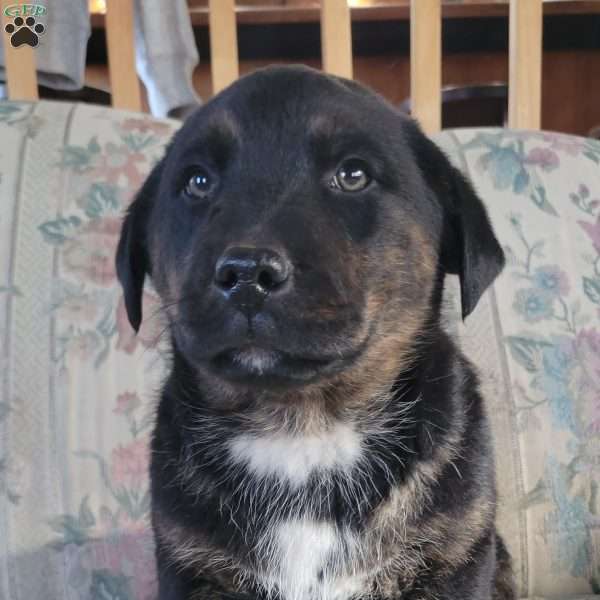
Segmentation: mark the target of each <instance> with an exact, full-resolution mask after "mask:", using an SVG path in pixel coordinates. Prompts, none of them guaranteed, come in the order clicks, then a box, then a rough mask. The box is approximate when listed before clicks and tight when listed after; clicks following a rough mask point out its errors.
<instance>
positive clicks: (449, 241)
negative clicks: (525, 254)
mask: <svg viewBox="0 0 600 600" xmlns="http://www.w3.org/2000/svg"><path fill="white" fill-rule="evenodd" d="M411 138H412V145H413V148H414V151H415V154H416V158H417V162H418V164H419V168H420V170H421V172H422V174H423V177H424V179H425V181H426V183H427V184H428V185H429V187H430V188H431V189H432V190H433V191H434V193H435V194H436V196H437V197H438V200H439V203H440V205H441V206H442V207H443V210H444V227H443V233H442V245H441V257H440V258H441V263H442V267H443V268H444V270H445V271H446V272H447V273H454V274H457V275H458V276H459V278H460V292H461V302H462V317H463V319H464V318H465V317H467V316H468V315H469V314H471V312H472V311H473V309H474V308H475V306H476V305H477V302H478V301H479V298H481V295H482V294H483V292H485V290H486V289H487V287H488V286H489V285H490V284H491V283H492V281H494V279H496V277H497V276H498V275H499V273H500V271H502V267H503V266H504V252H503V251H502V248H501V247H500V244H499V243H498V240H497V239H496V236H495V235H494V230H493V229H492V225H491V223H490V220H489V217H488V214H487V211H486V209H485V207H484V205H483V202H482V201H481V199H480V198H479V196H478V195H477V194H476V193H475V190H474V189H473V186H472V185H471V184H470V183H469V181H468V180H467V179H466V178H465V176H464V175H463V174H462V173H461V172H460V171H459V170H458V169H457V168H455V167H454V166H453V165H452V164H451V163H450V161H449V160H448V158H447V157H446V155H445V154H444V153H443V152H442V151H441V150H440V149H439V148H438V147H437V146H436V145H435V144H434V143H433V142H432V141H431V140H430V139H429V138H427V137H426V136H425V135H424V134H423V133H421V131H420V130H419V129H418V127H416V126H415V127H414V129H413V130H412V132H411Z"/></svg>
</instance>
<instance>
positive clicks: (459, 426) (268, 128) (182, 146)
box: [117, 67, 514, 600]
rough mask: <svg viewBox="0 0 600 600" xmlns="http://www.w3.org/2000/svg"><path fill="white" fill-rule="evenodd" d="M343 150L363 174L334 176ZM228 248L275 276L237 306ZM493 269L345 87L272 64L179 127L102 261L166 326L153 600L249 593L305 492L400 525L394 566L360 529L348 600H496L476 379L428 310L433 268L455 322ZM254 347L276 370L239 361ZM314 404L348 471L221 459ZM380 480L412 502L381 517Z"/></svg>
mask: <svg viewBox="0 0 600 600" xmlns="http://www.w3.org/2000/svg"><path fill="white" fill-rule="evenodd" d="M356 157H358V158H360V159H362V160H363V161H364V162H365V163H366V165H367V166H368V170H369V172H370V175H371V176H372V182H371V183H370V184H369V186H368V187H366V188H365V189H364V190H363V191H359V192H342V191H340V190H338V189H332V187H331V182H332V177H333V175H334V174H335V173H336V169H337V168H338V166H339V165H340V164H341V163H342V162H343V161H344V160H345V159H347V158H356ZM198 166H201V167H202V169H203V170H204V172H208V173H209V175H210V176H211V177H212V179H213V181H216V184H215V186H214V188H213V189H212V190H211V193H210V194H209V195H208V197H207V198H205V199H202V200H201V201H198V200H194V199H191V198H190V197H189V195H188V196H186V194H185V193H184V192H183V191H182V190H183V189H184V188H185V184H186V181H187V179H189V176H190V173H194V172H195V171H194V170H195V169H196V168H197V167H198ZM232 246H235V247H238V246H252V247H267V248H272V249H275V250H276V251H277V252H279V253H280V254H281V255H282V256H283V257H284V259H285V260H286V261H288V262H289V264H290V269H292V271H293V275H292V277H291V278H290V281H289V282H285V286H286V287H284V288H283V290H282V291H279V290H277V291H276V293H275V292H272V293H269V294H265V295H264V298H263V297H262V296H261V300H260V307H258V308H256V309H253V310H252V312H249V313H248V314H246V313H243V314H242V312H243V311H241V309H240V308H239V305H238V304H236V305H235V306H234V305H233V304H232V303H231V302H230V301H229V299H228V297H227V296H226V295H224V294H223V293H222V292H223V291H222V290H219V289H218V286H216V285H215V283H214V270H215V265H216V263H217V261H218V260H219V258H220V257H221V256H223V255H224V254H226V253H227V251H228V249H229V248H231V247H232ZM503 261H504V257H503V254H502V251H501V249H500V246H499V244H498V242H497V240H496V238H495V236H494V234H493V231H492V228H491V226H490V223H489V221H488V218H487V215H486V211H485V209H484V207H483V205H482V204H481V201H480V200H479V198H478V197H477V195H476V194H475V192H474V191H473V189H472V187H471V185H470V184H469V182H468V181H467V180H466V179H465V178H464V177H463V176H462V175H461V174H460V173H459V172H458V171H457V170H456V169H455V168H454V167H452V166H451V165H450V163H449V162H448V159H447V158H446V157H445V156H444V154H443V153H442V152H441V151H440V150H439V149H438V148H437V146H435V145H434V144H433V143H432V142H431V141H430V140H428V139H427V138H426V137H425V136H424V135H423V134H422V133H421V131H420V130H419V128H418V126H417V125H416V124H414V123H413V122H412V121H410V120H408V119H406V118H405V117H402V116H401V115H400V114H399V113H397V112H396V111H395V110H394V109H393V108H392V107H390V106H389V105H388V104H387V103H385V101H383V100H382V99H381V98H379V97H378V96H377V95H375V94H373V93H371V92H369V91H368V90H365V89H364V88H362V87H361V86H359V85H357V84H355V83H354V82H348V81H345V80H341V79H337V78H331V77H327V76H324V75H322V74H319V73H317V72H316V71H313V70H310V69H306V68H299V67H295V68H290V67H277V68H270V69H266V70H263V71H259V72H257V73H255V74H253V75H251V76H248V77H246V78H243V79H241V80H240V81H239V82H237V83H236V84H234V85H233V86H231V87H230V88H228V89H227V90H226V91H224V92H223V93H221V94H220V95H218V96H217V97H215V99H213V100H212V101H211V102H209V103H208V104H207V105H206V106H204V107H203V108H201V109H200V110H198V111H197V113H195V114H194V115H193V116H192V117H191V118H189V119H188V121H187V122H186V123H185V124H184V126H183V127H182V129H181V130H180V131H179V132H178V133H177V134H176V136H175V138H174V140H173V142H172V144H171V146H170V147H169V149H168V151H167V153H166V156H165V158H164V159H163V160H162V161H161V162H160V163H159V164H158V165H157V166H156V167H155V169H154V171H153V172H152V174H151V175H150V177H149V178H148V180H147V181H146V183H145V185H144V186H143V188H142V190H141V191H140V193H139V195H138V196H137V198H136V200H135V201H134V203H133V204H132V205H131V207H130V209H129V211H128V213H127V216H126V219H125V222H124V225H123V233H122V237H121V241H120V244H119V249H118V256H117V269H118V275H119V279H120V281H121V283H122V285H123V289H124V294H125V304H126V308H127V311H128V315H129V318H130V321H131V324H132V326H133V327H134V328H135V329H136V330H137V329H138V328H139V325H140V322H141V319H142V314H141V312H142V310H141V294H142V289H143V285H144V278H145V276H146V275H151V277H152V280H153V283H154V285H155V287H156V289H157V291H158V293H159V295H160V296H161V298H162V300H163V302H164V304H165V312H166V313H167V315H168V318H169V322H170V332H171V341H172V347H173V363H172V368H171V372H170V375H169V377H168V379H167V381H166V383H165V386H164V389H163V393H162V397H161V401H160V404H159V407H158V412H157V420H156V428H155V432H154V437H153V444H152V450H153V453H152V465H151V482H152V512H153V523H154V528H155V533H156V538H157V562H158V568H159V580H160V598H161V600H183V599H192V598H201V599H206V600H208V599H209V598H210V599H211V600H213V599H215V598H217V599H218V598H223V599H225V598H231V599H234V598H240V599H252V598H265V597H266V589H265V588H264V587H263V585H262V583H261V579H260V576H258V575H257V574H258V573H259V572H260V570H261V568H262V567H263V566H264V565H262V564H261V561H263V560H264V556H263V555H262V554H261V552H260V551H259V550H258V548H259V546H260V540H261V538H262V537H263V536H264V535H265V532H266V531H268V530H269V528H270V527H271V526H272V525H273V523H274V522H281V521H285V520H286V519H290V518H300V517H302V516H304V515H306V514H307V510H308V509H307V503H310V517H311V519H312V521H314V522H316V523H328V524H332V526H333V527H334V528H335V531H342V530H343V531H347V532H351V533H352V535H356V536H357V539H360V540H362V539H363V538H364V539H365V540H366V539H367V538H366V536H367V534H366V533H365V532H370V531H371V529H372V528H373V526H374V525H373V524H374V523H375V522H376V521H377V519H380V518H384V515H385V518H386V519H388V520H389V521H390V523H392V522H393V523H395V524H396V526H398V530H399V531H398V532H395V529H394V528H392V527H390V532H389V534H388V533H386V532H385V531H384V532H383V534H381V535H382V538H381V540H380V541H381V548H383V550H382V552H383V555H384V557H385V559H386V560H388V561H391V562H389V565H396V566H395V567H390V566H389V565H387V566H384V565H383V564H381V565H379V564H377V563H376V562H373V561H376V559H375V557H374V555H373V556H371V554H369V553H370V552H371V550H369V548H367V547H366V544H367V542H366V541H365V550H364V555H365V556H364V557H363V558H364V561H363V562H364V564H363V563H361V567H360V568H363V569H364V570H365V571H368V572H369V573H371V572H372V576H371V575H369V576H368V577H366V579H365V580H364V584H361V585H363V587H362V588H361V592H360V594H359V596H351V597H350V596H349V597H348V598H347V600H351V598H352V600H358V598H360V599H361V600H362V599H364V600H366V599H367V598H374V599H380V600H392V599H396V600H399V599H400V598H401V599H402V600H407V599H408V600H418V599H431V600H433V599H440V600H441V599H447V600H451V599H452V600H455V599H456V600H458V599H459V598H460V599H461V600H463V599H464V598H470V599H473V600H491V599H492V598H494V600H510V599H512V598H513V594H514V592H513V590H512V584H511V575H510V559H509V557H508V554H507V553H506V550H505V548H504V546H503V544H502V542H501V540H500V538H499V537H498V536H497V534H496V530H495V525H494V514H495V510H494V506H495V483H494V471H493V456H492V450H491V445H490V436H489V431H488V426H487V421H486V417H485V411H484V409H483V406H482V400H481V397H480V395H479V393H478V391H477V378H476V376H475V374H474V373H473V371H472V369H471V367H470V366H469V364H468V362H467V361H466V360H465V359H464V358H463V357H462V355H461V354H460V353H459V351H458V350H457V349H456V347H455V346H454V344H453V342H452V341H451V340H450V339H449V338H448V336H447V335H446V334H445V333H444V332H443V330H442V328H441V326H440V323H439V316H440V304H441V299H442V293H443V279H444V276H445V274H446V273H456V274H458V276H459V278H460V282H461V293H462V308H463V316H467V315H468V314H470V313H471V312H472V310H473V309H474V308H475V305H476V304H477V301H478V300H479V298H480V297H481V294H482V293H483V292H484V291H485V289H486V288H487V287H488V286H489V284H490V283H491V282H492V281H493V280H494V278H495V277H496V276H497V275H498V273H499V272H500V270H501V269H502V266H503ZM242 307H246V304H242ZM243 310H247V309H246V308H243ZM248 348H249V350H248ZM255 348H259V349H264V350H265V352H268V353H269V354H268V356H269V357H275V358H273V365H274V366H273V365H267V367H266V368H265V369H264V370H263V371H261V372H259V371H260V370H259V371H257V370H256V368H254V367H248V366H244V365H243V361H241V359H240V358H239V357H240V356H242V354H240V353H243V352H249V353H250V356H253V354H252V353H253V352H255ZM261 351H262V350H261ZM236 357H237V358H236ZM369 390H372V391H369ZM375 390H376V391H377V395H375V392H374V391H375ZM315 414H317V415H319V418H321V419H322V422H323V423H326V424H331V423H336V422H351V423H352V424H353V426H354V427H356V428H357V429H358V430H359V431H361V433H362V434H363V439H362V448H363V449H364V456H365V459H364V463H362V464H361V468H360V470H359V469H358V468H356V470H355V471H353V472H352V473H351V476H348V474H347V473H346V474H345V473H343V472H342V471H339V470H335V469H334V470H332V471H331V473H329V476H327V477H319V476H318V475H317V473H313V474H312V475H310V476H309V477H308V479H307V480H306V481H305V482H304V483H303V484H302V485H300V486H293V485H291V484H290V483H289V482H288V483H286V482H282V481H280V480H279V479H278V477H276V476H275V475H271V476H268V477H266V478H265V479H262V480H260V479H259V478H258V476H256V475H255V474H254V473H253V472H251V471H250V470H249V468H248V467H247V465H244V464H233V462H232V459H231V456H230V455H229V454H228V450H227V447H228V446H227V444H228V441H229V440H231V439H233V438H235V437H236V436H239V435H240V434H243V433H249V434H253V435H261V432H266V431H269V430H272V429H276V430H286V428H293V429H294V430H297V429H302V428H303V427H304V424H306V427H307V428H308V427H309V425H308V423H309V421H310V418H312V417H314V415H315ZM361 428H362V429H361ZM379 431H384V432H385V435H384V436H382V435H379V434H378V433H377V432H379ZM429 473H435V476H433V475H432V476H431V477H430V476H429ZM399 493H400V494H403V493H405V494H406V502H407V504H406V506H409V508H405V509H404V510H405V513H406V514H404V513H403V514H402V515H400V514H398V515H395V514H394V513H393V507H394V506H396V505H395V504H393V502H394V498H395V497H396V495H397V494H399ZM274 495H277V499H276V500H274ZM257 507H260V509H259V510H257ZM389 513H392V514H391V515H390V514H389ZM394 519H395V520H394ZM386 522H387V521H386ZM400 524H401V527H400ZM393 529H394V531H392V530H393ZM400 530H402V533H400ZM466 530H468V531H467V533H468V535H465V531H466ZM369 535H370V534H369ZM369 539H370V538H369ZM378 539H379V538H378ZM182 549H185V550H186V552H187V554H186V553H184V552H183V550H182ZM497 549H498V550H497ZM497 552H498V557H497ZM213 557H220V558H222V559H224V560H225V564H221V563H220V566H219V567H217V566H216V565H215V564H214V563H213V562H212V558H213ZM363 558H361V560H363ZM400 565H403V566H402V567H400ZM384 567H385V568H384ZM322 568H327V565H326V564H324V565H323V567H322ZM315 576H316V577H317V580H319V581H320V579H319V577H321V578H322V574H321V575H318V574H317V575H315ZM315 585H317V584H315ZM273 593H274V594H275V598H280V600H287V599H286V598H285V597H282V596H281V595H279V594H278V592H277V589H274V590H273ZM315 594H316V592H315ZM315 599H316V595H315ZM302 600H304V597H303V598H302ZM306 600H312V596H311V594H310V593H309V594H308V595H307V596H306ZM327 600H328V599H327ZM336 600H342V599H341V598H339V599H336Z"/></svg>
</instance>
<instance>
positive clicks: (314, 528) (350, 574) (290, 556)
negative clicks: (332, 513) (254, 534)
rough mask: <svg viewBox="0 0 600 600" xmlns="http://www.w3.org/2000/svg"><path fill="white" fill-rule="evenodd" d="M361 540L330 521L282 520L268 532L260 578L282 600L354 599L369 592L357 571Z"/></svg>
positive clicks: (257, 576)
mask: <svg viewBox="0 0 600 600" xmlns="http://www.w3.org/2000/svg"><path fill="white" fill-rule="evenodd" d="M359 544H360V540H359V539H358V537H357V536H355V535H354V534H352V533H349V532H343V531H340V530H339V529H338V528H337V527H336V526H335V525H334V524H332V523H330V522H323V521H321V522H320V521H316V520H313V519H310V518H307V517H304V518H297V519H290V520H287V521H283V522H281V523H279V524H278V525H276V526H273V527H272V529H271V530H270V531H269V532H268V534H267V536H266V537H265V539H264V546H265V547H264V548H261V551H260V555H261V558H260V562H259V565H260V566H259V569H258V570H257V573H256V574H255V579H256V581H257V583H259V585H261V587H263V588H265V589H266V590H267V591H269V592H277V593H278V594H279V597H281V599H282V600H350V599H351V598H354V597H356V596H358V595H361V594H363V593H365V592H366V591H367V590H366V588H367V585H368V578H367V575H366V573H361V572H360V570H359V569H357V567H358V565H357V564H356V559H357V557H356V556H355V553H356V550H357V548H358V545H359Z"/></svg>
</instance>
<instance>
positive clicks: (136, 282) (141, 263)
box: [116, 161, 162, 333]
mask: <svg viewBox="0 0 600 600" xmlns="http://www.w3.org/2000/svg"><path fill="white" fill-rule="evenodd" d="M161 174H162V161H160V162H159V163H158V164H157V165H156V166H155V167H154V169H153V170H152V172H151V173H150V175H149V176H148V178H147V179H146V181H145V182H144V185H143V186H142V189H141V190H140V191H139V192H138V194H137V196H136V197H135V200H134V201H133V202H132V203H131V205H130V206H129V208H128V209H127V214H126V215H125V220H124V221H123V227H122V229H121V238H120V239H119V246H118V248H117V259H116V264H117V277H118V278H119V281H120V283H121V286H122V287H123V295H124V298H125V308H126V310H127V318H128V319H129V322H130V323H131V326H132V327H133V328H134V329H135V331H136V333H137V331H138V330H139V328H140V324H141V322H142V293H143V290H144V279H145V278H146V274H148V275H151V274H152V271H151V265H150V255H149V253H148V247H147V244H148V241H147V238H148V220H149V216H150V210H151V207H152V203H153V199H154V197H155V195H156V193H157V192H158V184H159V182H160V177H161Z"/></svg>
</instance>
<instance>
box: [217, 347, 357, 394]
mask: <svg viewBox="0 0 600 600" xmlns="http://www.w3.org/2000/svg"><path fill="white" fill-rule="evenodd" d="M354 358H355V357H354V356H348V357H340V358H331V357H322V358H317V357H305V356H295V355H292V354H288V353H286V352H282V351H280V350H273V349H265V348H261V347H258V346H251V345H249V346H245V347H242V348H232V349H229V350H225V351H224V352H220V353H219V354H217V355H216V356H214V357H213V358H212V359H210V360H209V361H207V363H206V365H205V366H206V368H207V369H208V370H209V371H211V373H212V374H213V375H216V376H217V377H220V378H223V379H226V380H228V381H230V382H232V383H236V384H239V385H243V386H250V387H258V388H265V389H269V388H280V387H296V386H302V385H307V384H309V383H314V382H315V381H318V380H319V379H322V378H326V377H328V376H331V375H333V374H334V373H338V372H339V371H341V370H343V369H344V368H346V367H347V366H348V365H349V364H350V363H351V362H352V361H353V360H354Z"/></svg>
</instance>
